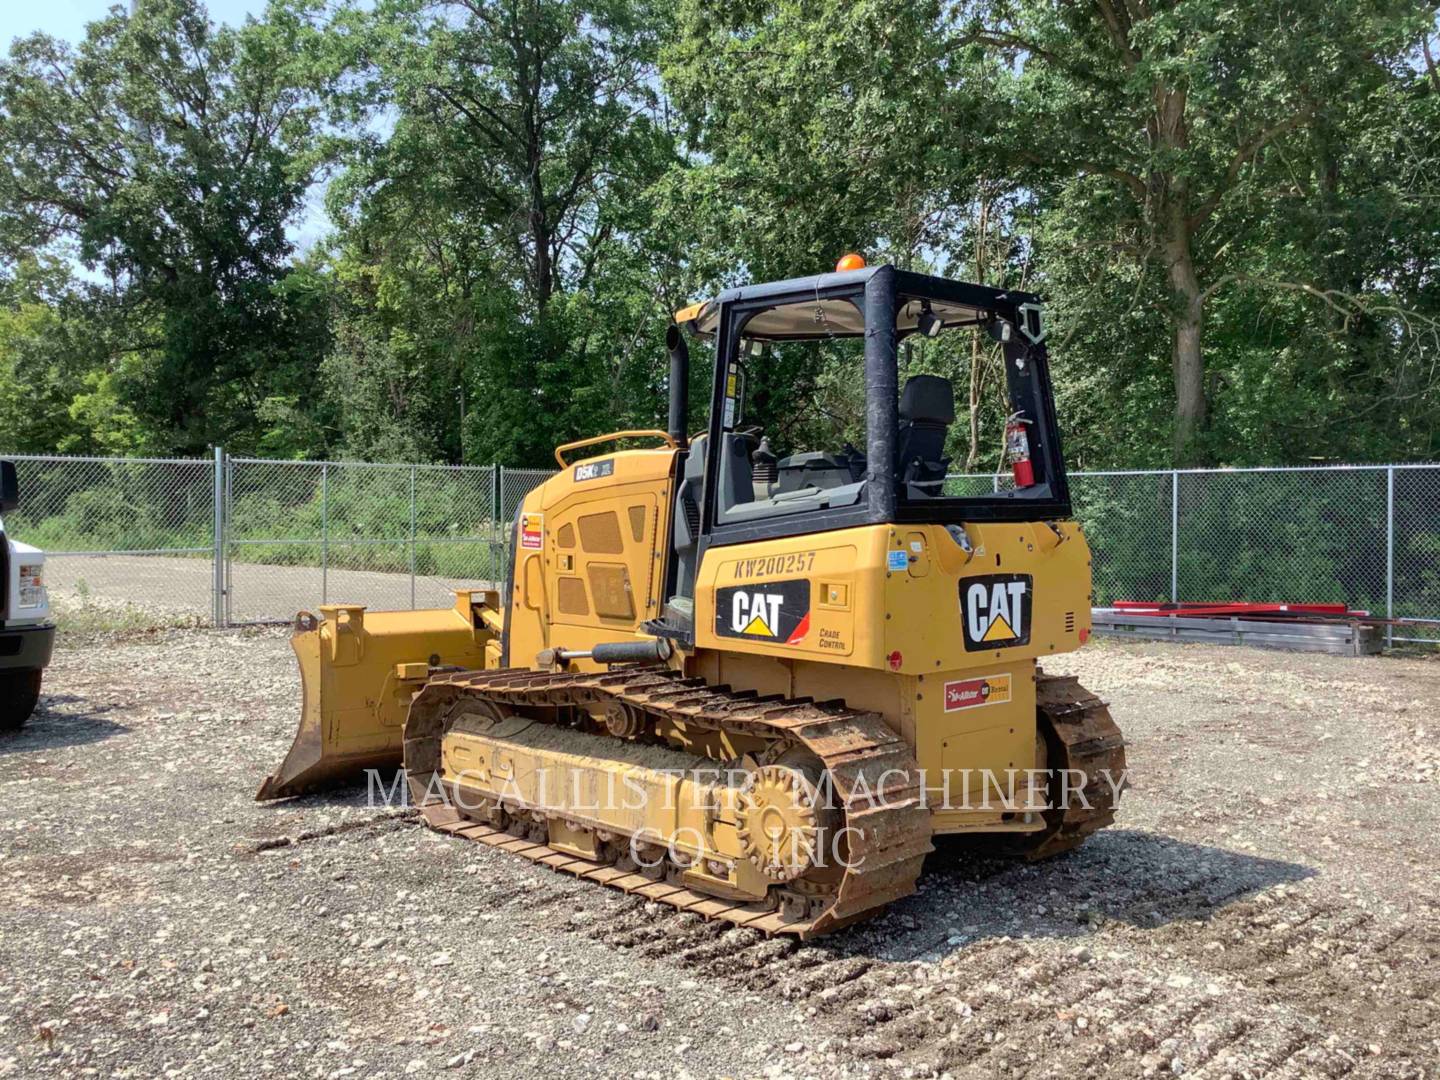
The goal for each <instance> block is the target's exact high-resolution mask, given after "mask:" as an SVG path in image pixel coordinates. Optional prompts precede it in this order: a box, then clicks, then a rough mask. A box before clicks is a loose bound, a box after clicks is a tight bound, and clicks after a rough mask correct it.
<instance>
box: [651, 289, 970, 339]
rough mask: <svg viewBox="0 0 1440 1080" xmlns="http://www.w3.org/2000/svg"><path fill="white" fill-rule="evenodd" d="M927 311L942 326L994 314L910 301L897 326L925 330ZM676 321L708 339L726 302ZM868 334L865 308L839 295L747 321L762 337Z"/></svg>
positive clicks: (750, 331)
mask: <svg viewBox="0 0 1440 1080" xmlns="http://www.w3.org/2000/svg"><path fill="white" fill-rule="evenodd" d="M927 312H928V313H929V314H930V315H932V316H934V317H935V318H938V319H939V320H940V323H941V326H943V327H944V328H946V329H949V328H950V327H956V326H978V325H980V324H981V323H983V322H984V321H986V319H987V318H988V316H989V313H988V312H985V311H982V310H981V309H979V308H976V307H972V306H970V305H968V304H954V303H946V302H945V301H941V300H909V301H907V302H906V303H905V304H904V305H902V306H901V308H900V310H899V312H898V313H897V314H896V317H895V329H896V330H897V331H899V333H900V336H901V337H904V336H905V335H907V334H911V333H914V332H917V331H919V330H920V329H921V320H922V319H924V318H925V316H926V313H927ZM927 321H928V320H927ZM675 322H676V323H678V324H679V325H681V326H684V327H685V328H686V329H687V330H689V331H690V332H691V333H692V334H697V335H700V336H703V337H708V336H710V335H711V334H713V333H714V332H715V329H716V327H717V326H718V325H719V322H720V304H719V303H718V302H717V301H715V300H706V301H702V302H701V303H698V304H691V305H690V306H689V307H687V308H684V309H682V310H680V311H677V312H676V313H675ZM932 332H933V331H932ZM864 333H865V314H864V312H862V311H861V310H860V309H859V308H858V307H856V306H855V305H854V304H853V303H851V302H850V301H849V300H842V299H834V298H831V299H820V300H801V301H794V302H791V303H788V304H778V305H776V306H775V307H772V308H767V309H766V310H764V311H759V312H756V313H755V314H754V315H753V316H751V317H750V319H749V320H748V321H747V322H746V323H745V336H746V337H747V338H751V339H754V340H758V341H786V340H797V339H803V338H809V339H813V338H817V337H830V336H833V337H861V336H863V335H864Z"/></svg>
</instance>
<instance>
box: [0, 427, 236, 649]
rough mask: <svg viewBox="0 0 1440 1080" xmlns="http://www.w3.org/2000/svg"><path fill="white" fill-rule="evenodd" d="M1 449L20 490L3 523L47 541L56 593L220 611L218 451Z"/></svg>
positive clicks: (201, 613) (36, 541)
mask: <svg viewBox="0 0 1440 1080" xmlns="http://www.w3.org/2000/svg"><path fill="white" fill-rule="evenodd" d="M4 456H5V457H6V458H8V459H9V460H12V461H14V462H15V466H16V472H17V473H18V476H19V481H20V493H21V501H20V505H19V507H18V508H16V509H15V510H13V511H11V512H10V513H8V514H6V515H5V528H6V531H7V532H8V533H9V534H10V536H11V537H12V538H14V539H17V540H21V541H23V542H25V543H27V544H33V545H34V546H35V547H38V548H41V549H42V550H44V552H45V555H46V559H45V575H46V581H47V584H48V585H49V587H50V590H51V592H52V593H58V594H62V595H67V596H72V597H75V598H77V599H78V600H79V601H80V602H83V603H93V604H95V605H99V606H102V607H105V608H107V609H124V608H127V607H138V608H140V609H143V610H144V611H146V612H149V613H151V614H159V615H162V616H164V617H166V618H167V619H174V620H176V621H180V620H183V619H192V620H194V619H201V620H204V621H210V620H211V619H213V616H214V610H215V609H214V597H215V585H216V574H215V566H216V555H217V550H218V548H217V542H216V521H217V504H216V487H215V469H216V466H215V461H214V460H213V459H205V458H201V459H193V458H93V457H46V456H31V455H13V454H7V455H4Z"/></svg>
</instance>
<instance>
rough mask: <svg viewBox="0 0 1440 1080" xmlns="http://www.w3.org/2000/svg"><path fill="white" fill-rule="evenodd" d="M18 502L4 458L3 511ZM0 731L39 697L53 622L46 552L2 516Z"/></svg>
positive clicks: (13, 726) (0, 469)
mask: <svg viewBox="0 0 1440 1080" xmlns="http://www.w3.org/2000/svg"><path fill="white" fill-rule="evenodd" d="M19 503H20V491H19V483H18V481H17V479H16V475H15V463H14V462H13V461H0V514H5V513H8V512H9V511H11V510H14V509H15V507H16V506H18V505H19ZM0 583H3V586H4V587H3V590H0V731H18V730H19V729H20V727H21V725H23V724H24V723H25V721H26V720H27V719H29V717H30V714H31V713H32V712H34V711H35V703H36V702H37V701H38V700H39V699H40V679H41V673H42V672H43V671H44V670H45V665H46V664H48V663H50V653H51V650H52V649H53V648H54V645H55V624H54V623H52V622H51V621H50V597H49V596H48V595H47V594H46V592H45V554H44V552H42V551H40V550H39V549H38V548H33V547H31V546H30V545H29V544H22V543H19V542H18V541H15V540H11V539H10V537H8V536H7V535H6V534H5V522H4V519H3V518H0Z"/></svg>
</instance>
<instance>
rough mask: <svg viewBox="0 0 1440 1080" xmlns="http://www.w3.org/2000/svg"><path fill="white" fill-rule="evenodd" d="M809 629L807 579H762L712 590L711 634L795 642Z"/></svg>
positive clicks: (788, 642)
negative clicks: (713, 611)
mask: <svg viewBox="0 0 1440 1080" xmlns="http://www.w3.org/2000/svg"><path fill="white" fill-rule="evenodd" d="M809 632H810V582H809V580H808V579H806V578H801V579H799V580H795V581H765V582H756V583H754V584H752V585H731V586H728V587H726V588H723V589H716V590H715V633H716V634H717V635H719V636H720V637H731V638H742V639H745V640H747V641H778V642H781V643H782V644H785V645H798V644H799V643H800V642H802V641H804V640H805V635H806V634H808V633H809Z"/></svg>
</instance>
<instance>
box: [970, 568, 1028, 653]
mask: <svg viewBox="0 0 1440 1080" xmlns="http://www.w3.org/2000/svg"><path fill="white" fill-rule="evenodd" d="M1031 581H1032V579H1031V577H1030V575H1029V574H984V575H982V576H980V577H969V578H961V579H960V622H961V625H962V626H963V627H964V630H965V648H966V650H967V651H968V652H977V651H979V650H982V649H1001V648H1008V647H1013V646H1016V645H1028V644H1029V643H1030V603H1031V596H1030V593H1031Z"/></svg>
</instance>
